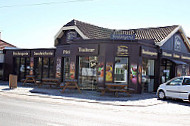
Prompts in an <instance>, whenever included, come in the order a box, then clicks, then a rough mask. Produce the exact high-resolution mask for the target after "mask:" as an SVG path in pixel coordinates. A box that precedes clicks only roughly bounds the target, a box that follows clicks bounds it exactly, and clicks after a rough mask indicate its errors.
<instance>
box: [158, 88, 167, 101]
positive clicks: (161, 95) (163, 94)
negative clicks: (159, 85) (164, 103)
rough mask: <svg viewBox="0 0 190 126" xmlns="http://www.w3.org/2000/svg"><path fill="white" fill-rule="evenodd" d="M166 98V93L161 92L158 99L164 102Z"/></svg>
mask: <svg viewBox="0 0 190 126" xmlns="http://www.w3.org/2000/svg"><path fill="white" fill-rule="evenodd" d="M165 98H166V96H165V93H164V91H162V90H160V91H159V92H158V99H160V100H164V99H165Z"/></svg>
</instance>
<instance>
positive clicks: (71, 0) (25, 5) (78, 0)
mask: <svg viewBox="0 0 190 126" xmlns="http://www.w3.org/2000/svg"><path fill="white" fill-rule="evenodd" d="M86 1H93V0H69V1H62V2H61V1H59V2H44V3H34V4H22V5H6V6H0V9H1V8H12V7H27V6H42V5H52V4H63V3H74V2H86Z"/></svg>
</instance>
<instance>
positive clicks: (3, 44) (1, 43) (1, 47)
mask: <svg viewBox="0 0 190 126" xmlns="http://www.w3.org/2000/svg"><path fill="white" fill-rule="evenodd" d="M5 47H16V46H14V45H12V44H10V43H7V42H5V41H3V40H1V39H0V50H3V49H4V48H5Z"/></svg>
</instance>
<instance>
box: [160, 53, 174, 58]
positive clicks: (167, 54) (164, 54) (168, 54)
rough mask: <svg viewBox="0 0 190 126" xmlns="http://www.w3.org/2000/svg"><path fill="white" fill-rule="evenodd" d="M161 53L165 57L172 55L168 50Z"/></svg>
mask: <svg viewBox="0 0 190 126" xmlns="http://www.w3.org/2000/svg"><path fill="white" fill-rule="evenodd" d="M162 55H163V56H166V57H172V53H168V52H162Z"/></svg>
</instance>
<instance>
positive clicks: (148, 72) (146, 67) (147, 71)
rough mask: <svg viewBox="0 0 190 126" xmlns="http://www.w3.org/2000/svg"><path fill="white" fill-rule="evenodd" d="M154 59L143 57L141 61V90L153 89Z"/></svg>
mask: <svg viewBox="0 0 190 126" xmlns="http://www.w3.org/2000/svg"><path fill="white" fill-rule="evenodd" d="M154 67H155V61H154V60H149V59H143V62H142V88H143V89H142V90H143V92H153V91H154V79H155V71H154Z"/></svg>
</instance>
